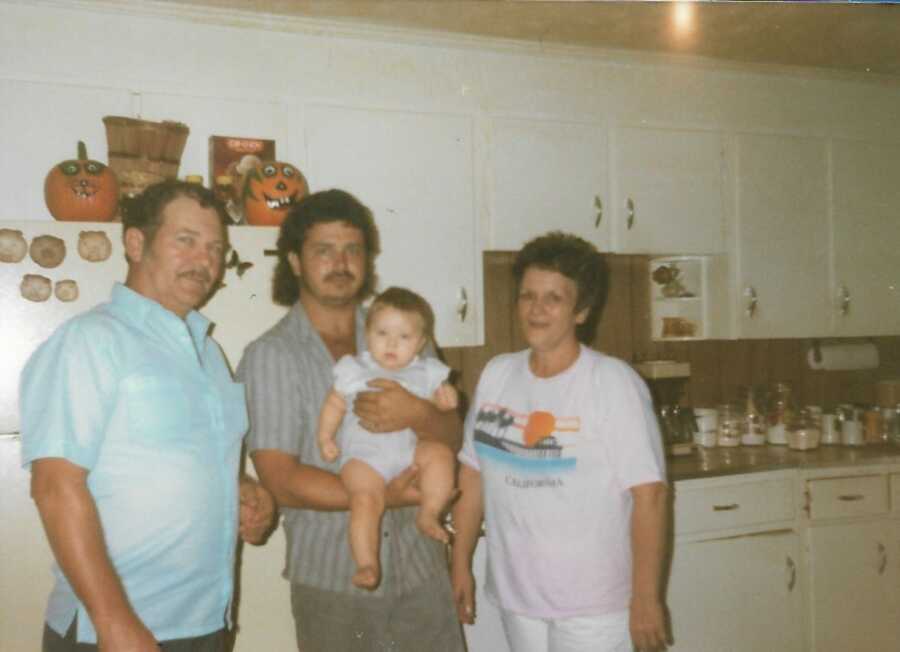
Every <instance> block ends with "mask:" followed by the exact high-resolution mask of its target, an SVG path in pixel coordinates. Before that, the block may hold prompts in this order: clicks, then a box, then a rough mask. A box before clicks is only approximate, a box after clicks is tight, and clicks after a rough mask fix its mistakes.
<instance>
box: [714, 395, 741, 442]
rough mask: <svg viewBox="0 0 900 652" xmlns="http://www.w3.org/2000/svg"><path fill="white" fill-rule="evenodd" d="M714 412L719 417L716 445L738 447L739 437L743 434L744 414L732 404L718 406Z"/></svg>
mask: <svg viewBox="0 0 900 652" xmlns="http://www.w3.org/2000/svg"><path fill="white" fill-rule="evenodd" d="M716 411H717V412H718V415H719V432H718V437H717V439H716V443H717V444H718V445H719V446H724V447H734V446H740V445H741V436H742V435H743V434H744V413H743V412H742V411H741V410H740V408H738V406H737V405H734V404H732V403H725V404H723V405H720V406H719V407H718V408H717V409H716Z"/></svg>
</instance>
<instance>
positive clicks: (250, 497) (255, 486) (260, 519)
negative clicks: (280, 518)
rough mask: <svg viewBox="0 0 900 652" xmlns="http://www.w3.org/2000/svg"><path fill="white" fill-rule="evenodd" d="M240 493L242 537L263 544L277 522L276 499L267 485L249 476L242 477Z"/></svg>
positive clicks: (256, 543) (240, 529) (240, 530)
mask: <svg viewBox="0 0 900 652" xmlns="http://www.w3.org/2000/svg"><path fill="white" fill-rule="evenodd" d="M240 494H241V520H240V528H239V532H240V535H241V539H243V540H244V541H246V542H247V543H252V544H254V545H261V544H262V543H265V540H266V538H267V536H268V534H269V532H271V530H272V527H273V526H274V524H275V499H274V498H273V497H272V494H270V493H269V492H268V491H267V490H266V488H265V487H263V486H262V485H261V484H259V483H258V482H256V481H255V480H253V479H252V478H250V477H247V476H244V477H242V478H241V481H240Z"/></svg>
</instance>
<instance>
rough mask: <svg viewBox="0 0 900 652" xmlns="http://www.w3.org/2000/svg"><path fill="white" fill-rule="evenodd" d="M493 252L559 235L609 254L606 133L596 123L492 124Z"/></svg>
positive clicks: (511, 121) (514, 120)
mask: <svg viewBox="0 0 900 652" xmlns="http://www.w3.org/2000/svg"><path fill="white" fill-rule="evenodd" d="M489 142H490V146H489V149H490V152H489V161H490V162H489V181H488V183H489V186H490V199H491V202H490V211H491V234H492V235H491V244H490V248H491V249H501V250H513V251H514V250H518V249H520V248H521V247H522V245H523V244H524V243H525V242H527V241H528V240H530V239H531V238H533V237H535V236H538V235H541V234H543V233H546V232H547V231H550V230H552V229H560V230H563V231H567V232H569V233H573V234H575V235H578V236H581V237H582V238H584V239H585V240H588V241H589V242H593V243H594V244H596V245H597V246H598V247H599V248H600V249H609V244H610V241H609V223H610V218H609V197H608V196H607V195H608V193H607V157H608V153H607V147H606V134H605V132H604V130H603V129H602V127H601V126H600V125H598V124H594V123H583V122H563V121H555V120H536V119H519V118H494V119H493V120H491V126H490V133H489Z"/></svg>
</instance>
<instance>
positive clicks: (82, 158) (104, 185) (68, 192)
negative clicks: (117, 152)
mask: <svg viewBox="0 0 900 652" xmlns="http://www.w3.org/2000/svg"><path fill="white" fill-rule="evenodd" d="M44 201H45V202H46V203H47V208H48V209H49V210H50V214H51V215H52V216H53V217H55V218H56V219H58V220H64V221H70V222H109V221H110V220H112V219H113V217H115V215H116V208H117V206H118V203H119V184H118V182H117V181H116V175H115V174H114V173H113V171H112V170H110V169H109V168H108V167H107V166H105V165H104V164H103V163H100V162H99V161H92V160H89V159H88V157H87V149H86V148H85V146H84V143H82V142H81V141H79V142H78V158H77V159H75V160H70V161H63V162H62V163H60V164H59V165H55V166H54V167H53V169H52V170H50V172H48V173H47V178H46V179H44Z"/></svg>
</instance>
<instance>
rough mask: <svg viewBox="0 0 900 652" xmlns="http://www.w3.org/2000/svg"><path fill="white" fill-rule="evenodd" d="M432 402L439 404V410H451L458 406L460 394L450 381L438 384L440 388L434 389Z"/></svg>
mask: <svg viewBox="0 0 900 652" xmlns="http://www.w3.org/2000/svg"><path fill="white" fill-rule="evenodd" d="M431 402H432V403H434V404H435V406H437V409H438V410H441V411H442V412H447V411H449V410H455V409H456V406H457V405H459V395H458V394H457V393H456V388H455V387H454V386H453V385H451V384H450V383H441V384H440V385H438V388H437V389H436V390H434V396H432V397H431Z"/></svg>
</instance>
